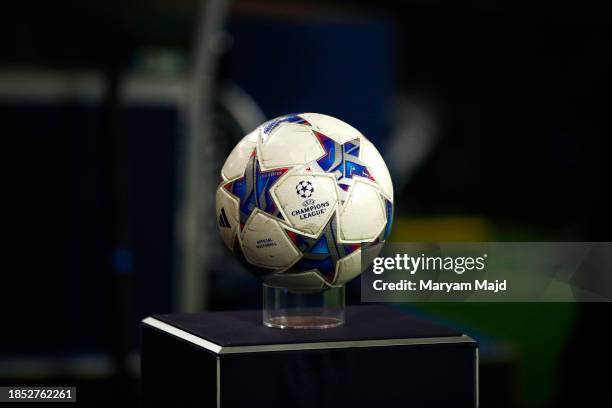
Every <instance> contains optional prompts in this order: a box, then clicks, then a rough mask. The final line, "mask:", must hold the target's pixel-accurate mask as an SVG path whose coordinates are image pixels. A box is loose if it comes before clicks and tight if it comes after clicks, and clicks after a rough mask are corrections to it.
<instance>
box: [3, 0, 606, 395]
mask: <svg viewBox="0 0 612 408" xmlns="http://www.w3.org/2000/svg"><path fill="white" fill-rule="evenodd" d="M610 17H611V15H610V9H609V8H608V7H604V6H598V5H595V4H592V3H587V2H579V1H568V2H549V3H537V2H517V1H503V2H489V1H470V2H456V1H425V0H416V1H412V0H409V1H405V2H401V4H400V2H394V1H389V0H378V1H371V0H369V1H366V0H362V1H311V2H269V1H266V2H263V1H233V2H230V1H227V2H226V1H220V0H215V1H204V2H198V1H193V0H173V1H170V0H153V1H142V0H127V1H123V2H105V1H97V0H96V1H87V2H65V1H55V2H44V3H43V2H27V1H25V2H9V4H5V5H3V11H2V13H0V27H2V35H1V36H0V47H1V52H0V134H1V135H2V136H3V140H6V141H8V142H9V143H8V144H6V145H5V146H6V147H5V148H4V155H3V156H5V157H6V158H7V160H5V163H7V170H8V171H6V174H7V175H8V179H9V180H10V181H9V185H10V186H11V189H10V190H9V191H8V192H7V193H6V195H5V197H6V201H8V202H9V204H14V207H15V208H14V209H11V210H10V213H9V214H7V215H8V217H7V218H8V221H9V224H10V225H11V226H13V225H14V227H15V228H10V229H9V233H8V234H6V235H7V236H6V239H7V240H8V241H10V243H11V245H9V246H8V247H7V249H6V250H5V251H6V258H7V259H8V261H9V262H8V263H6V264H5V265H6V266H5V267H4V270H3V279H2V284H1V288H2V296H1V297H2V303H3V316H4V317H3V319H2V323H3V324H2V330H1V333H2V336H1V340H0V383H1V385H45V384H48V385H76V386H77V387H78V392H79V397H78V398H79V401H80V403H81V404H83V405H99V406H105V405H107V404H108V403H112V402H115V401H117V400H118V399H119V398H121V399H123V400H127V401H128V402H129V403H131V404H132V405H136V404H137V402H138V392H139V391H138V390H139V388H138V378H139V372H138V370H139V363H138V341H139V340H138V322H139V321H140V319H142V318H144V317H146V316H148V315H150V314H153V313H167V312H172V311H198V310H205V309H206V310H220V309H239V308H256V307H259V294H260V292H259V284H258V282H257V281H256V280H255V279H254V278H253V277H251V275H249V273H248V272H246V271H245V270H243V269H242V268H241V267H240V265H239V264H237V263H236V262H235V261H234V259H233V256H232V255H231V254H230V252H229V251H226V250H225V249H224V248H222V247H221V243H220V239H219V237H218V235H217V232H216V224H215V219H214V218H215V217H214V213H213V212H212V211H211V206H212V204H213V203H214V189H215V185H216V182H217V177H218V174H219V170H220V166H221V165H222V163H223V160H224V159H225V157H226V155H227V154H228V153H229V151H230V149H231V148H232V147H233V145H234V144H235V143H236V142H237V141H238V140H239V139H240V138H241V137H242V136H243V135H244V134H246V133H247V132H249V131H250V130H252V129H253V128H254V127H256V126H257V125H258V124H260V123H261V122H263V121H264V120H266V119H268V118H273V117H275V116H278V115H281V114H284V113H289V112H308V111H310V112H320V113H326V114H330V115H333V116H336V117H338V118H340V119H342V120H344V121H346V122H348V123H350V124H352V125H354V126H355V127H356V128H358V129H359V130H361V131H362V132H363V133H364V134H365V135H366V136H367V137H368V138H370V140H372V141H373V142H374V143H375V144H376V145H377V147H378V148H379V150H380V151H381V152H382V153H383V156H384V157H385V160H386V161H387V163H388V165H389V168H390V171H391V173H392V176H393V180H394V186H395V193H396V197H395V205H396V209H397V210H396V218H395V222H394V230H393V235H392V239H393V240H397V241H408V240H414V241H428V240H429V241H436V240H450V241H495V240H499V241H609V240H610V233H609V230H608V227H609V225H610V222H609V219H610V216H609V210H610V208H611V205H610V204H611V203H610V194H609V193H610V167H611V166H610V160H609V158H608V152H609V150H608V148H609V146H610V142H609V138H610V135H612V126H611V124H610V123H611V122H610V114H609V110H610V105H611V104H610V102H609V100H610V95H611V91H612V87H611V78H612V75H611V73H612V47H611V45H610V40H609V38H612V36H610V34H611V33H610V31H611V27H612V25H611V24H610V21H611V20H610ZM13 187H14V189H13ZM611 272H612V271H611ZM349 302H350V303H359V280H358V279H357V280H355V281H353V282H351V283H350V284H349ZM397 307H399V308H401V309H403V310H405V311H406V313H417V314H422V315H426V316H429V317H430V318H433V319H436V320H439V321H441V322H444V323H446V324H449V325H453V326H455V327H459V328H461V329H463V330H465V331H466V332H467V333H469V334H470V335H472V336H473V337H475V338H477V339H478V340H479V341H480V342H481V355H480V357H481V358H480V364H481V371H480V381H481V384H480V393H481V405H482V406H483V407H505V406H520V407H523V406H524V407H550V406H569V405H578V406H612V401H611V398H612V397H611V394H610V392H609V381H610V375H609V371H610V369H611V368H612V350H611V348H610V347H611V346H610V342H609V337H607V332H608V331H609V329H608V327H609V324H610V321H611V320H610V316H611V312H612V309H611V308H610V307H609V304H570V303H567V304H538V305H536V304H489V305H484V304H426V305H399V306H397ZM403 369H405V370H410V367H405V368H403ZM398 375H401V371H400V372H398Z"/></svg>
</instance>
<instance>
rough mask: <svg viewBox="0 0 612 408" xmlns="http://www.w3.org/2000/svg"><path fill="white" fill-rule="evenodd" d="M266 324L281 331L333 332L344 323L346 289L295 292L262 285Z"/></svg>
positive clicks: (335, 288) (334, 288)
mask: <svg viewBox="0 0 612 408" xmlns="http://www.w3.org/2000/svg"><path fill="white" fill-rule="evenodd" d="M262 289H263V324H264V325H266V326H268V327H275V328H279V329H330V328H332V327H337V326H340V325H342V324H344V286H333V287H331V288H329V289H325V290H320V291H303V292H302V291H295V290H290V289H288V288H281V287H275V286H270V285H267V284H265V283H264V284H263V285H262Z"/></svg>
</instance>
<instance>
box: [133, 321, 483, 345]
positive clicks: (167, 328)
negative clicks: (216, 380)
mask: <svg viewBox="0 0 612 408" xmlns="http://www.w3.org/2000/svg"><path fill="white" fill-rule="evenodd" d="M142 323H144V324H146V325H149V326H151V327H155V328H156V329H159V330H161V331H164V332H166V333H168V334H171V335H173V336H176V337H178V338H180V339H183V340H185V341H188V342H190V343H192V344H195V345H197V346H200V347H203V348H205V349H206V350H209V351H212V352H213V353H216V354H236V353H258V352H266V351H268V352H269V351H296V350H321V349H335V348H350V347H381V346H382V347H384V346H408V345H419V344H449V343H475V341H474V340H473V339H472V338H471V337H469V336H466V335H465V334H462V335H461V336H449V337H423V338H408V339H385V340H356V341H332V342H315V343H294V344H265V345H259V346H230V347H222V346H220V345H218V344H216V343H213V342H211V341H208V340H204V339H203V338H201V337H198V336H195V335H193V334H191V333H189V332H186V331H185V330H181V329H179V328H177V327H174V326H172V325H169V324H167V323H164V322H162V321H160V320H157V319H155V318H154V317H147V318H146V319H144V320H143V321H142ZM271 330H272V329H271Z"/></svg>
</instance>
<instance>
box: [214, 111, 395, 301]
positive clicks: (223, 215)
mask: <svg viewBox="0 0 612 408" xmlns="http://www.w3.org/2000/svg"><path fill="white" fill-rule="evenodd" d="M216 200H217V205H216V211H217V219H218V225H219V232H220V234H221V237H222V239H223V241H224V242H225V244H226V245H227V246H228V247H229V248H230V249H231V250H232V251H233V252H234V253H236V254H237V255H238V256H239V257H240V258H242V260H243V261H244V262H245V263H247V264H248V265H249V266H250V269H251V270H252V271H253V272H255V273H256V274H257V276H259V277H260V278H261V279H262V280H263V281H264V282H266V283H267V284H269V285H272V286H278V287H286V288H289V289H296V290H298V289H302V290H316V289H325V288H328V287H330V286H339V285H343V284H345V283H346V282H348V281H350V280H351V279H353V278H355V277H356V276H358V275H359V274H360V273H361V272H362V270H363V269H362V265H361V252H362V251H364V250H366V249H372V250H374V251H375V250H377V248H376V247H380V248H382V245H383V243H384V241H385V240H386V239H387V237H388V236H389V233H390V230H391V222H392V219H393V185H392V183H391V177H390V176H389V171H388V170H387V166H386V165H385V162H384V160H383V159H382V157H381V156H380V154H379V153H378V151H377V150H376V148H375V147H374V145H373V144H372V143H371V142H370V141H369V140H368V139H366V138H365V136H363V135H362V134H361V133H360V132H359V131H357V130H356V129H355V128H353V127H352V126H350V125H348V124H347V123H344V122H342V121H341V120H339V119H336V118H333V117H331V116H327V115H321V114H318V113H300V114H290V115H286V116H281V117H278V118H276V119H273V120H270V121H268V122H266V123H264V124H263V125H261V126H259V127H258V128H257V129H255V130H254V131H253V132H251V133H249V134H248V135H246V136H245V137H244V138H243V139H242V140H241V141H240V142H239V143H238V145H236V147H235V148H234V150H233V151H232V152H231V153H230V155H229V157H228V158H227V160H226V161H225V164H224V165H223V168H222V170H221V182H220V184H219V187H218V188H217V194H216ZM364 267H365V265H364Z"/></svg>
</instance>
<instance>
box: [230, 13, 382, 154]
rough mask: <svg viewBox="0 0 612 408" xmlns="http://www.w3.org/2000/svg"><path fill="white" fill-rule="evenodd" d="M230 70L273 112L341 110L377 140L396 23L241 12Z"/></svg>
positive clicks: (234, 23)
mask: <svg viewBox="0 0 612 408" xmlns="http://www.w3.org/2000/svg"><path fill="white" fill-rule="evenodd" d="M229 32H230V34H231V35H232V37H233V39H234V41H233V48H232V51H231V53H230V54H229V55H228V60H227V66H226V67H225V68H226V70H227V72H226V74H227V76H228V77H229V78H230V79H232V80H234V81H236V82H237V83H238V84H239V85H240V86H241V87H242V88H243V89H244V90H245V91H246V92H247V93H249V94H250V95H251V96H252V97H253V98H254V99H255V101H256V102H257V103H258V104H259V106H260V107H261V108H262V110H263V111H264V113H265V114H266V116H268V117H269V118H273V117H276V116H280V115H283V114H286V113H291V112H318V113H325V114H328V115H331V116H335V117H338V118H339V119H342V120H343V121H345V122H347V123H350V124H351V125H353V126H354V127H356V128H357V129H358V130H360V131H361V132H362V133H364V134H365V135H366V136H367V137H368V138H370V140H372V141H373V142H374V143H375V144H376V145H377V146H379V145H381V144H382V143H383V141H384V139H383V138H384V136H385V135H386V129H387V120H388V118H387V115H388V112H389V110H390V108H389V104H390V99H391V96H392V92H393V81H392V79H393V73H392V52H393V32H394V30H393V27H392V24H391V22H390V21H388V20H386V19H384V18H382V17H378V16H376V17H370V18H368V17H365V16H343V15H338V16H330V15H325V16H320V17H318V16H317V15H314V16H313V15H308V18H303V17H300V16H290V17H289V18H287V17H285V18H280V17H263V18H262V17H261V16H260V17H259V18H249V16H236V17H234V18H233V19H232V20H231V21H230V24H229Z"/></svg>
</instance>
